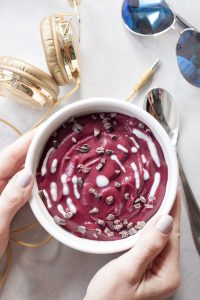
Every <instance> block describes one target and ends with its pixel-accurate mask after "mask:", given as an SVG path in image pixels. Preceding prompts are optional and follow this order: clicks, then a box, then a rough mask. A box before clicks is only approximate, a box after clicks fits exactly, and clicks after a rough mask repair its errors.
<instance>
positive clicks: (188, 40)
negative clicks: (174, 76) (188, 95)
mask: <svg viewBox="0 0 200 300" xmlns="http://www.w3.org/2000/svg"><path fill="white" fill-rule="evenodd" d="M176 56H177V62H178V66H179V69H180V71H181V73H182V75H183V76H184V78H185V79H186V80H187V81H188V82H189V83H191V84H192V85H195V86H197V87H200V33H199V32H196V31H194V30H193V29H187V30H186V31H184V32H183V33H182V34H181V36H180V38H179V40H178V44H177V47H176Z"/></svg>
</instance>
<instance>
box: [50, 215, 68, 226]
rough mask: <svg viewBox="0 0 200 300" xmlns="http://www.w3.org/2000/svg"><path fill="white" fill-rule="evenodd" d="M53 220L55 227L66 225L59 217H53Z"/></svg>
mask: <svg viewBox="0 0 200 300" xmlns="http://www.w3.org/2000/svg"><path fill="white" fill-rule="evenodd" d="M53 220H54V222H55V223H56V224H57V225H60V226H64V225H66V221H65V220H64V219H62V218H60V217H59V216H54V217H53Z"/></svg>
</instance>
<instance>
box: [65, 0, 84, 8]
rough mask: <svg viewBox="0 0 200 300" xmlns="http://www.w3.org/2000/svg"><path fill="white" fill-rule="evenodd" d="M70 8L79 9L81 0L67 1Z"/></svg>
mask: <svg viewBox="0 0 200 300" xmlns="http://www.w3.org/2000/svg"><path fill="white" fill-rule="evenodd" d="M67 1H68V3H69V5H70V6H72V7H73V6H74V7H77V5H80V4H81V0H67Z"/></svg>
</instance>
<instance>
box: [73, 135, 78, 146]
mask: <svg viewBox="0 0 200 300" xmlns="http://www.w3.org/2000/svg"><path fill="white" fill-rule="evenodd" d="M76 142H77V140H76V138H75V137H74V136H73V137H72V143H74V144H76Z"/></svg>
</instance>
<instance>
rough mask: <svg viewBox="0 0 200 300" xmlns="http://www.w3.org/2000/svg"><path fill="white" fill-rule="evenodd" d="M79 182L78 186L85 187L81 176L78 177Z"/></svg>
mask: <svg viewBox="0 0 200 300" xmlns="http://www.w3.org/2000/svg"><path fill="white" fill-rule="evenodd" d="M77 184H78V186H80V187H83V179H82V178H81V177H78V179H77Z"/></svg>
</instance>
